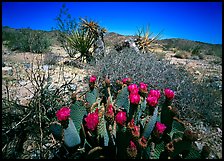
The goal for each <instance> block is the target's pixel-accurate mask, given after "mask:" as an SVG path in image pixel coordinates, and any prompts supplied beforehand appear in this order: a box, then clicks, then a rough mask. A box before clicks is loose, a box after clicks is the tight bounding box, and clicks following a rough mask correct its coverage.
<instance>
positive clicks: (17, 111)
mask: <svg viewBox="0 0 224 161" xmlns="http://www.w3.org/2000/svg"><path fill="white" fill-rule="evenodd" d="M23 69H24V68H23ZM24 70H25V78H26V79H27V81H29V82H30V84H32V87H31V88H30V89H28V90H29V91H30V92H31V96H30V97H31V98H30V101H29V103H28V104H26V105H21V104H20V103H19V101H17V100H16V99H15V98H16V97H15V96H14V95H13V94H12V91H11V90H10V89H12V87H13V86H15V84H17V83H18V81H17V80H21V77H22V74H21V75H18V78H16V79H17V80H6V79H5V80H4V81H3V87H5V88H6V91H7V92H6V97H3V99H2V107H3V109H4V111H3V112H2V119H3V121H2V136H3V139H4V141H3V142H2V144H3V146H4V148H3V149H2V157H3V158H4V159H12V158H13V159H25V158H26V159H27V158H29V159H34V158H35V159H43V158H45V159H47V158H48V159H49V158H51V157H52V152H51V150H52V149H51V148H54V146H55V145H54V144H52V145H53V147H51V148H50V147H48V148H46V147H47V144H48V145H49V144H51V139H50V137H49V130H46V129H47V127H49V123H50V122H51V121H52V120H53V119H52V118H54V116H55V112H56V111H57V110H58V109H59V108H60V107H62V106H66V105H69V104H70V97H69V96H70V95H71V93H72V91H68V88H69V87H70V84H71V82H72V80H73V79H74V78H73V79H71V80H70V81H68V82H66V81H65V82H64V83H63V84H62V85H61V86H58V87H54V86H53V82H52V80H51V79H50V78H51V77H52V74H53V73H54V72H55V71H53V70H51V71H48V72H46V71H44V70H43V62H42V60H41V61H38V63H37V66H36V67H35V68H34V66H33V65H32V66H31V68H29V69H24ZM60 73H62V74H63V73H64V71H63V69H62V70H61V71H60ZM23 88H25V89H27V87H26V86H23ZM30 142H31V143H32V145H30V144H29V143H30ZM56 144H57V143H56ZM27 146H32V148H33V149H32V153H33V154H35V155H32V154H31V153H29V152H30V151H28V150H27V149H24V147H27Z"/></svg>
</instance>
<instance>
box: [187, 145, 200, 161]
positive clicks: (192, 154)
mask: <svg viewBox="0 0 224 161" xmlns="http://www.w3.org/2000/svg"><path fill="white" fill-rule="evenodd" d="M185 159H201V155H200V152H199V151H198V150H196V149H194V148H191V150H190V153H189V154H188V155H187V157H186V158H185Z"/></svg>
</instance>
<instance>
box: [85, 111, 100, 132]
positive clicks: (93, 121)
mask: <svg viewBox="0 0 224 161" xmlns="http://www.w3.org/2000/svg"><path fill="white" fill-rule="evenodd" d="M85 121H86V124H85V125H86V127H87V128H88V129H89V130H91V131H94V130H95V129H96V127H97V125H98V123H99V117H98V113H97V111H96V112H93V113H88V115H87V116H86V118H85Z"/></svg>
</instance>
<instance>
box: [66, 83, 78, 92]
mask: <svg viewBox="0 0 224 161" xmlns="http://www.w3.org/2000/svg"><path fill="white" fill-rule="evenodd" d="M68 88H69V90H71V91H75V90H76V89H77V85H76V84H70V85H69V86H68Z"/></svg>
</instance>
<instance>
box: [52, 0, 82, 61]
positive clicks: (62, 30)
mask: <svg viewBox="0 0 224 161" xmlns="http://www.w3.org/2000/svg"><path fill="white" fill-rule="evenodd" d="M68 11H69V10H68V8H66V5H65V4H63V5H62V7H61V9H60V13H59V15H58V16H57V17H56V18H55V21H56V27H55V28H54V29H55V30H57V32H55V34H56V37H57V40H58V41H59V42H60V44H61V46H62V47H63V49H64V50H65V51H66V53H67V54H68V55H69V56H70V57H74V55H75V53H76V50H75V49H74V48H72V47H71V46H69V45H68V40H67V39H66V35H69V34H71V32H72V31H73V30H75V29H76V28H77V25H78V24H77V22H76V20H75V18H72V17H71V15H70V14H69V12H68Z"/></svg>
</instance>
